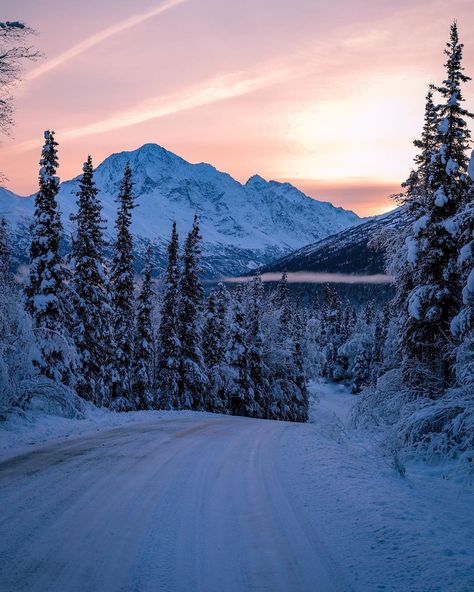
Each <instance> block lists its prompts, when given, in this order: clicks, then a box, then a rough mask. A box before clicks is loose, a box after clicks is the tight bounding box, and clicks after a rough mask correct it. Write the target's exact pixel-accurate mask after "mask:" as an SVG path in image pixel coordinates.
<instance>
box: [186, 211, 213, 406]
mask: <svg viewBox="0 0 474 592" xmlns="http://www.w3.org/2000/svg"><path fill="white" fill-rule="evenodd" d="M200 243H201V235H200V232H199V221H198V217H197V215H196V216H195V217H194V222H193V227H192V229H191V231H190V232H189V234H188V236H187V238H186V242H185V244H184V252H183V271H182V275H181V281H180V285H179V330H180V342H181V358H180V381H179V398H180V406H181V408H182V409H195V410H199V409H202V408H203V406H204V395H205V392H206V389H207V386H208V382H207V376H206V372H205V366H204V359H203V355H202V347H201V344H202V313H203V300H204V289H203V287H202V283H201V280H200V277H199V276H200V268H199V260H200V255H201V245H200Z"/></svg>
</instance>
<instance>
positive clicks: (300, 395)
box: [290, 307, 309, 422]
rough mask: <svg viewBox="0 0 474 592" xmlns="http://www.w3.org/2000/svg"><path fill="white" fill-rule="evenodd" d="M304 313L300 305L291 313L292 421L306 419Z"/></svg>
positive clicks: (307, 404)
mask: <svg viewBox="0 0 474 592" xmlns="http://www.w3.org/2000/svg"><path fill="white" fill-rule="evenodd" d="M303 319H304V315H303V311H302V310H301V307H298V309H297V310H296V312H295V314H294V315H293V323H292V329H291V333H292V343H293V352H292V353H293V364H292V366H293V367H292V375H291V379H292V381H293V382H294V384H295V386H296V387H297V390H295V391H294V393H295V394H294V396H293V412H292V417H291V418H290V419H291V420H292V421H299V422H305V421H308V408H309V401H308V388H307V378H306V373H305V368H304V358H305V348H304V329H303V325H304V320H303Z"/></svg>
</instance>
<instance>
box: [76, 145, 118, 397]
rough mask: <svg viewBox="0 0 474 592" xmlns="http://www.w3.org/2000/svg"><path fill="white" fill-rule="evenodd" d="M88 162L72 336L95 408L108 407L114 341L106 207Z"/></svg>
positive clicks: (79, 386) (80, 384)
mask: <svg viewBox="0 0 474 592" xmlns="http://www.w3.org/2000/svg"><path fill="white" fill-rule="evenodd" d="M97 193H98V190H97V187H96V186H95V183H94V169H93V166H92V159H91V157H90V156H89V157H88V158H87V161H86V162H85V163H84V166H83V169H82V177H81V179H80V181H79V191H78V192H77V198H78V199H77V213H76V214H75V215H73V216H71V219H72V221H73V222H74V223H75V225H76V229H75V232H74V235H73V239H72V248H71V263H72V281H71V285H72V289H73V303H74V310H73V314H72V334H73V338H74V342H75V345H76V349H77V351H78V363H79V372H78V374H77V376H78V377H77V380H76V391H77V393H78V394H79V395H80V396H81V397H83V398H84V399H87V400H89V401H92V402H93V403H95V404H96V405H104V404H108V399H109V388H110V379H111V356H112V348H113V335H112V329H111V320H112V315H111V312H112V311H111V307H110V302H109V294H108V281H107V277H106V273H105V266H104V247H105V241H104V238H103V229H102V224H103V220H102V217H101V210H102V208H101V204H100V201H99V199H98V197H97Z"/></svg>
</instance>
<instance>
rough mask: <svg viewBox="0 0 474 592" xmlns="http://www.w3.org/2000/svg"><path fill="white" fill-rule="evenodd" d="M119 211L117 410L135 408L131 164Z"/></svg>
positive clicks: (114, 295)
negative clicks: (133, 389)
mask: <svg viewBox="0 0 474 592" xmlns="http://www.w3.org/2000/svg"><path fill="white" fill-rule="evenodd" d="M117 201H118V212H117V219H116V222H115V229H116V232H117V235H116V238H115V242H114V245H113V256H112V267H111V275H110V284H111V301H112V315H113V331H114V348H115V351H114V360H113V374H112V392H111V397H112V400H111V406H112V408H113V409H115V410H117V411H126V410H130V409H133V408H134V407H135V401H134V398H133V393H132V392H131V389H132V355H133V351H132V350H133V308H134V300H133V289H134V282H133V279H134V272H133V253H132V249H133V241H132V234H131V231H130V226H131V223H132V209H133V208H134V207H135V206H134V203H133V182H132V170H131V168H130V165H129V164H127V165H126V167H125V171H124V174H123V179H122V182H121V184H120V191H119V196H118V200H117Z"/></svg>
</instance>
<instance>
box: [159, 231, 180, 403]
mask: <svg viewBox="0 0 474 592" xmlns="http://www.w3.org/2000/svg"><path fill="white" fill-rule="evenodd" d="M178 251H179V238H178V232H177V230H176V222H173V229H172V232H171V239H170V242H169V244H168V264H167V267H166V274H165V294H164V299H163V306H162V309H161V320H160V327H159V331H158V337H159V354H158V369H157V385H158V406H159V407H160V408H161V409H179V408H180V398H179V395H180V393H179V384H180V356H181V341H180V334H179V316H178V315H179V283H180V270H179V261H178Z"/></svg>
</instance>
